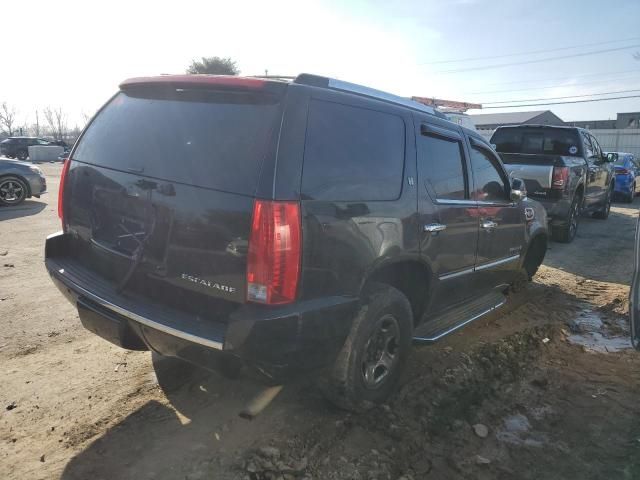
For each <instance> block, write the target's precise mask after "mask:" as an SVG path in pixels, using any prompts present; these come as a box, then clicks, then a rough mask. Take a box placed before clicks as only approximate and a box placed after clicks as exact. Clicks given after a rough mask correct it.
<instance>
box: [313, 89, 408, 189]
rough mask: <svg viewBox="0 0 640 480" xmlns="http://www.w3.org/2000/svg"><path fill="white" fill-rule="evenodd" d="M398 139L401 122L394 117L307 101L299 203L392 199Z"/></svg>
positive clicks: (400, 153) (398, 173)
mask: <svg viewBox="0 0 640 480" xmlns="http://www.w3.org/2000/svg"><path fill="white" fill-rule="evenodd" d="M404 137H405V130H404V122H403V120H402V118H400V117H398V116H396V115H392V114H388V113H383V112H378V111H375V110H368V109H364V108H357V107H351V106H348V105H341V104H337V103H329V102H322V101H312V102H311V106H310V110H309V118H308V122H307V138H306V143H305V150H304V165H303V173H302V195H303V198H306V199H318V200H331V201H364V200H393V199H396V198H398V197H399V196H400V190H401V187H402V175H403V165H404Z"/></svg>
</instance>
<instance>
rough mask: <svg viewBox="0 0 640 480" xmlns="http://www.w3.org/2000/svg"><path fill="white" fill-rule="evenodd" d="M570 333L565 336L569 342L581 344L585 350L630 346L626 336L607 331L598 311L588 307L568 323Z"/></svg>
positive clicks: (602, 351)
mask: <svg viewBox="0 0 640 480" xmlns="http://www.w3.org/2000/svg"><path fill="white" fill-rule="evenodd" d="M569 329H570V330H571V335H569V336H568V337H567V340H568V341H569V342H570V343H573V344H575V345H582V346H583V347H584V348H585V349H586V350H588V351H591V352H599V353H611V352H619V351H622V350H627V349H630V348H631V342H630V340H629V338H628V337H622V336H618V335H613V334H611V333H609V332H607V325H606V324H605V323H604V322H603V320H602V316H601V315H600V313H598V312H595V311H593V310H591V309H589V308H587V309H585V310H583V311H582V312H580V314H579V315H578V316H577V317H576V318H575V320H573V321H572V322H571V323H570V324H569Z"/></svg>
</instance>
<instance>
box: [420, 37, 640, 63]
mask: <svg viewBox="0 0 640 480" xmlns="http://www.w3.org/2000/svg"><path fill="white" fill-rule="evenodd" d="M636 40H640V37H633V38H625V39H619V40H610V41H608V42H597V43H584V44H582V45H573V46H571V47H559V48H549V49H544V50H529V51H528V52H520V53H507V54H504V55H492V56H486V57H470V58H458V59H455V60H435V61H432V62H423V63H421V64H420V65H436V64H443V63H458V62H475V61H477V60H492V59H496V58H508V57H519V56H521V55H532V54H536V53H549V52H559V51H562V50H571V49H573V48H582V47H597V46H600V45H609V44H612V43H622V42H635V41H636Z"/></svg>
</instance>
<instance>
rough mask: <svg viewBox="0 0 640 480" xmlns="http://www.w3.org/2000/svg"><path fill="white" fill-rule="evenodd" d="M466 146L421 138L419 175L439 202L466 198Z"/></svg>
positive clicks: (423, 136) (425, 137) (439, 138)
mask: <svg viewBox="0 0 640 480" xmlns="http://www.w3.org/2000/svg"><path fill="white" fill-rule="evenodd" d="M463 158H464V157H463V156H462V145H461V143H460V142H458V141H456V140H447V139H444V138H441V137H435V136H430V135H420V136H419V137H418V173H419V175H420V177H421V178H422V181H423V182H424V183H425V186H426V187H427V190H428V191H429V192H433V193H435V196H436V198H438V199H449V200H462V199H464V198H466V189H465V176H464V172H465V169H464V167H463V162H464V160H463Z"/></svg>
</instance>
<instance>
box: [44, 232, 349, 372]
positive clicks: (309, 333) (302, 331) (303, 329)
mask: <svg viewBox="0 0 640 480" xmlns="http://www.w3.org/2000/svg"><path fill="white" fill-rule="evenodd" d="M65 237H66V235H64V234H62V233H59V234H54V235H51V236H49V237H48V238H47V242H46V247H45V265H46V268H47V270H48V272H49V275H50V276H51V278H52V280H53V282H54V283H55V285H56V286H57V287H58V289H60V291H61V292H62V293H63V294H64V295H65V297H66V298H67V299H68V300H69V301H70V302H71V303H72V304H74V305H75V306H76V307H77V308H78V312H79V315H80V320H81V322H82V323H83V325H84V326H85V327H86V328H87V329H89V330H90V331H92V332H94V333H96V334H97V335H99V336H101V337H102V338H104V339H106V340H108V341H110V342H112V343H114V344H116V345H119V346H121V347H123V348H127V349H132V350H146V349H150V350H153V351H156V352H157V353H160V354H162V355H167V356H175V357H179V358H182V359H184V360H187V361H189V362H192V363H195V364H197V365H199V366H202V367H204V368H208V369H211V370H217V369H220V368H222V367H223V366H224V365H223V364H225V363H228V362H235V363H239V364H242V365H244V366H246V367H248V368H249V369H251V370H253V371H254V372H258V373H259V374H260V375H261V376H262V377H265V378H266V379H267V380H269V381H270V382H273V383H282V382H286V381H287V380H289V379H291V378H292V377H295V376H296V375H299V374H303V373H305V372H308V371H309V370H313V369H317V368H322V367H324V366H326V365H328V364H330V363H331V362H332V361H333V360H334V359H335V357H336V355H337V353H338V352H339V350H340V348H341V347H342V345H343V343H344V340H345V338H346V336H347V335H348V331H349V329H350V325H351V319H352V318H353V317H354V315H355V312H356V310H357V308H358V301H357V299H354V298H348V297H330V298H323V299H320V300H310V301H304V302H298V303H296V304H293V305H287V306H282V307H272V308H269V307H264V306H260V305H253V304H245V305H241V306H239V307H238V308H237V309H236V310H235V311H234V312H233V313H232V314H231V315H229V317H228V318H226V319H224V321H220V320H218V321H210V320H208V319H206V318H201V317H198V316H194V315H191V314H188V313H185V312H181V311H177V310H172V309H170V308H167V307H166V306H164V305H163V306H161V305H155V304H152V303H149V302H148V301H145V299H141V298H135V297H132V296H129V295H126V294H121V293H118V292H117V291H116V289H115V288H114V286H113V285H111V284H110V283H109V282H106V281H105V280H104V279H101V278H99V277H97V276H96V275H95V274H93V273H92V272H91V271H88V270H87V269H85V268H83V266H82V265H81V264H80V263H79V262H77V261H75V260H74V259H73V258H72V257H71V256H69V255H68V252H66V251H65V244H66V243H67V242H65Z"/></svg>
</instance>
